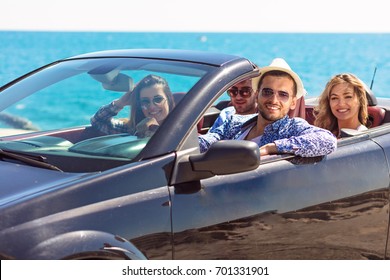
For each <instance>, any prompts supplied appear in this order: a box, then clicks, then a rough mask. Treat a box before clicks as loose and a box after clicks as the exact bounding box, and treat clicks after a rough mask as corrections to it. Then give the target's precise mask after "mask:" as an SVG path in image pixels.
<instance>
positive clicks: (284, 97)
mask: <svg viewBox="0 0 390 280" xmlns="http://www.w3.org/2000/svg"><path fill="white" fill-rule="evenodd" d="M274 94H276V97H277V98H278V99H279V100H280V101H282V102H287V101H288V99H289V98H290V94H289V93H288V92H285V91H277V92H276V93H275V92H274V91H273V90H272V89H270V88H263V89H262V90H261V96H262V97H264V98H271V97H273V96H274Z"/></svg>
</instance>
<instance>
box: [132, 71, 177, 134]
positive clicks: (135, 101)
mask: <svg viewBox="0 0 390 280" xmlns="http://www.w3.org/2000/svg"><path fill="white" fill-rule="evenodd" d="M155 85H160V86H162V88H163V91H164V93H165V96H166V98H167V100H168V107H169V112H170V111H171V110H172V109H173V108H174V107H175V101H174V99H173V95H172V92H171V89H170V88H169V85H168V83H167V81H166V80H165V79H164V78H162V77H160V76H156V75H152V74H151V75H148V76H146V77H145V78H143V79H142V80H141V81H139V82H138V84H137V85H136V86H135V88H134V89H133V93H132V95H131V101H130V104H131V112H130V121H129V129H130V131H131V132H135V127H136V125H137V124H138V123H139V122H140V121H142V120H143V119H144V118H145V115H144V113H143V112H142V108H141V105H140V104H141V97H140V96H141V90H142V89H144V88H148V87H152V86H155Z"/></svg>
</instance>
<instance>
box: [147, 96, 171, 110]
mask: <svg viewBox="0 0 390 280" xmlns="http://www.w3.org/2000/svg"><path fill="white" fill-rule="evenodd" d="M164 101H166V99H165V98H164V97H162V96H160V95H157V96H155V97H153V99H152V100H150V99H149V98H142V99H141V108H142V109H143V110H147V109H149V108H150V105H152V102H153V104H154V105H155V106H161V105H162V104H164Z"/></svg>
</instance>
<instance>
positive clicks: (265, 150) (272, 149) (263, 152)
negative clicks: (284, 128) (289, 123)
mask: <svg viewBox="0 0 390 280" xmlns="http://www.w3.org/2000/svg"><path fill="white" fill-rule="evenodd" d="M277 153H278V149H277V148H276V145H275V143H269V144H265V145H264V146H261V147H260V156H267V155H273V154H277Z"/></svg>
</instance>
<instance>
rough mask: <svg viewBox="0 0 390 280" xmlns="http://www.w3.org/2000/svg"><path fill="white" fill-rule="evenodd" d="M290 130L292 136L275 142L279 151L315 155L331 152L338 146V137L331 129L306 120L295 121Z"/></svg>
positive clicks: (306, 155) (303, 155) (307, 155)
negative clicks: (314, 124) (311, 123)
mask: <svg viewBox="0 0 390 280" xmlns="http://www.w3.org/2000/svg"><path fill="white" fill-rule="evenodd" d="M289 132H290V134H291V135H290V137H288V138H287V137H286V138H285V139H281V140H275V141H274V142H273V143H274V144H275V146H276V149H277V152H278V153H291V154H295V155H298V156H302V157H315V156H324V155H327V154H330V153H331V152H333V151H335V150H336V148H337V138H336V137H335V136H334V135H333V134H332V133H331V132H330V131H328V130H326V129H322V128H319V127H316V126H313V125H310V124H309V123H307V122H306V121H304V120H301V121H298V122H295V123H294V124H293V125H292V126H291V127H290V128H289Z"/></svg>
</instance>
